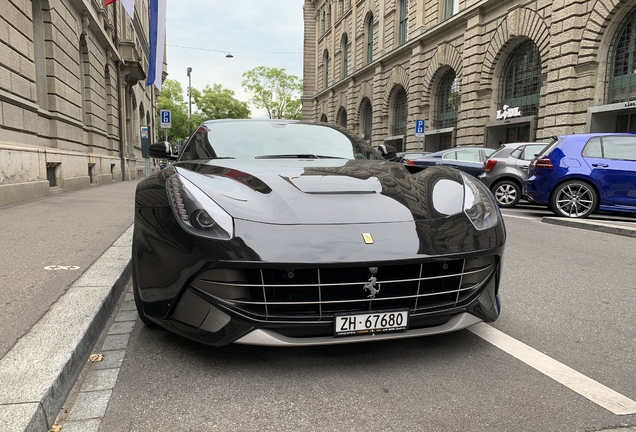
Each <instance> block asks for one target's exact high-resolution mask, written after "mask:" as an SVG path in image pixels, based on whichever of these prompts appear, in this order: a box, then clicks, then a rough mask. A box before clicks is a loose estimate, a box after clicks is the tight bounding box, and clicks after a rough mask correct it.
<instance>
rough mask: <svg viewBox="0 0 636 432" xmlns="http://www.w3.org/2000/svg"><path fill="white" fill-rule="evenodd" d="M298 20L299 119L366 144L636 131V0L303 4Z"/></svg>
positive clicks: (492, 141) (486, 141)
mask: <svg viewBox="0 0 636 432" xmlns="http://www.w3.org/2000/svg"><path fill="white" fill-rule="evenodd" d="M304 19H305V24H304V25H305V42H304V44H305V45H304V86H305V87H304V95H303V119H305V120H313V121H328V122H332V123H338V124H341V125H345V126H346V127H347V128H349V129H350V130H352V131H353V132H355V133H356V134H359V135H361V136H363V137H364V138H365V139H367V140H370V141H371V142H372V144H373V145H379V144H382V143H388V144H393V145H394V146H395V147H396V148H397V149H398V150H402V151H404V150H407V149H408V150H411V149H416V148H418V147H420V146H422V147H423V148H424V150H427V151H436V150H439V149H444V148H449V147H453V146H462V145H485V146H488V147H493V148H496V147H498V146H499V144H500V143H505V142H515V141H535V140H536V141H546V140H549V139H550V137H551V136H553V135H559V134H568V133H584V132H617V131H619V132H622V131H625V132H626V131H636V58H635V57H636V54H635V53H636V50H635V49H634V47H635V45H636V0H622V1H618V0H582V1H577V2H572V1H567V0H305V4H304ZM632 95H634V99H635V101H634V102H632V98H631V96H632ZM420 119H422V120H425V122H426V133H425V137H424V138H423V139H422V140H420V139H418V138H416V137H415V120H420ZM420 148H421V147H420Z"/></svg>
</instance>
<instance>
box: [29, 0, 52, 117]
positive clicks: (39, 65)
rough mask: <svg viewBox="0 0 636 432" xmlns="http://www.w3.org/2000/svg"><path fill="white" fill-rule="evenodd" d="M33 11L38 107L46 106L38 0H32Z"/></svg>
mask: <svg viewBox="0 0 636 432" xmlns="http://www.w3.org/2000/svg"><path fill="white" fill-rule="evenodd" d="M31 9H32V13H33V15H32V16H33V59H34V63H35V87H36V90H37V100H38V105H39V106H40V108H44V109H47V108H48V100H47V98H48V88H47V79H46V55H45V49H44V17H43V14H42V5H41V4H40V0H32V2H31Z"/></svg>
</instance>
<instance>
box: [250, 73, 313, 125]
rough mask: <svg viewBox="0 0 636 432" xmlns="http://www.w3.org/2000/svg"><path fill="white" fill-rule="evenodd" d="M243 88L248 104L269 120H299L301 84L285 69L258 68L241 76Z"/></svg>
mask: <svg viewBox="0 0 636 432" xmlns="http://www.w3.org/2000/svg"><path fill="white" fill-rule="evenodd" d="M242 85H243V88H244V89H245V92H246V93H248V94H250V95H251V99H250V102H251V103H252V104H253V105H254V107H256V108H257V109H259V110H264V111H265V112H267V115H268V116H269V118H276V119H280V118H285V119H296V120H300V115H301V109H302V105H301V100H300V96H301V95H302V89H303V83H302V80H301V79H299V78H298V77H297V76H295V75H289V74H287V73H286V72H285V69H277V68H269V67H266V66H258V67H255V68H254V69H250V70H248V71H247V72H245V73H244V74H243V82H242Z"/></svg>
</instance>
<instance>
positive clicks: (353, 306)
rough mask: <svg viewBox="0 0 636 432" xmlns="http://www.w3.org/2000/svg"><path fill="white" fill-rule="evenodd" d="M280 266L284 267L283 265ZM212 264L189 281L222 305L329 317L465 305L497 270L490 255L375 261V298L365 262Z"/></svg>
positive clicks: (257, 313)
mask: <svg viewBox="0 0 636 432" xmlns="http://www.w3.org/2000/svg"><path fill="white" fill-rule="evenodd" d="M281 267H282V266H281ZM281 267H279V268H262V269H232V268H215V269H213V270H208V271H206V272H204V273H203V274H201V275H200V276H199V277H198V278H197V279H196V280H195V281H194V282H193V283H192V286H193V287H194V288H196V289H198V290H199V291H202V292H204V293H205V294H207V295H210V296H212V297H213V298H214V299H215V300H216V301H219V302H221V303H223V304H225V305H226V306H228V307H230V308H232V309H234V310H237V311H239V312H241V313H244V314H247V315H249V316H253V317H256V318H258V319H264V320H270V321H273V320H276V321H280V320H283V321H285V320H292V321H327V320H329V321H330V320H332V319H333V316H334V314H338V313H358V312H360V313H365V312H369V311H377V310H389V309H409V310H410V311H411V312H412V313H417V312H433V311H444V310H449V309H453V308H456V307H461V306H463V305H466V304H468V303H469V302H470V301H472V299H473V298H474V296H475V294H476V293H477V292H478V291H479V290H480V288H481V287H482V286H483V285H484V283H485V282H486V281H487V280H488V279H489V278H490V276H491V275H492V273H493V272H494V270H495V260H494V257H491V256H486V257H478V258H470V259H466V260H464V259H458V260H449V261H433V262H430V261H429V262H422V263H415V264H405V265H378V266H377V272H376V273H375V277H376V279H377V281H376V284H375V285H374V287H375V288H376V289H377V288H379V292H377V293H376V295H375V297H374V298H368V296H369V291H368V290H364V286H365V284H367V283H368V282H369V280H370V278H371V271H370V267H369V266H360V267H320V268H290V269H285V268H284V267H283V268H281Z"/></svg>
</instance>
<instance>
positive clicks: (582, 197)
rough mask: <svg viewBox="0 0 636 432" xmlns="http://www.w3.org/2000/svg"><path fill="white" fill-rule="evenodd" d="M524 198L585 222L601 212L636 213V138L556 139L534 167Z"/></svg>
mask: <svg viewBox="0 0 636 432" xmlns="http://www.w3.org/2000/svg"><path fill="white" fill-rule="evenodd" d="M524 192H525V194H526V197H527V198H528V199H529V200H531V201H533V202H536V203H539V204H544V205H547V206H548V207H549V208H550V209H551V210H552V211H553V212H554V213H555V214H557V215H558V216H565V217H570V218H586V217H588V216H589V215H591V214H592V213H593V212H595V211H597V210H601V211H612V212H628V213H636V135H633V134H627V133H593V134H577V135H565V136H559V137H555V138H554V140H553V141H552V143H550V145H549V146H548V147H547V148H546V149H545V150H544V151H543V152H542V153H541V154H540V155H539V156H538V157H537V158H536V159H535V160H533V161H532V163H531V164H530V176H529V178H528V180H527V181H526V184H525V190H524Z"/></svg>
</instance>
